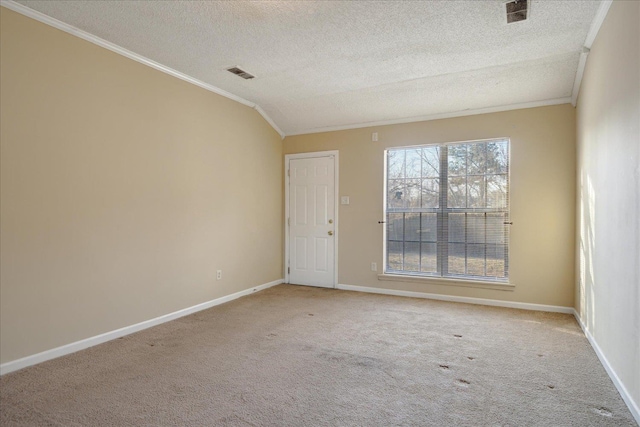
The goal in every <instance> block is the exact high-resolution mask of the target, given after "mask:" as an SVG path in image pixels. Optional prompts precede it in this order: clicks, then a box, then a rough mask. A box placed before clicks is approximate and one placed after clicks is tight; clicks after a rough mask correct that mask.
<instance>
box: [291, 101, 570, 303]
mask: <svg viewBox="0 0 640 427" xmlns="http://www.w3.org/2000/svg"><path fill="white" fill-rule="evenodd" d="M372 132H378V137H379V141H378V142H372V141H371V133H372ZM496 137H510V138H511V194H512V196H511V218H512V221H513V222H514V225H513V227H512V229H511V245H510V270H511V273H510V281H511V282H512V283H514V284H515V285H516V287H515V290H513V291H503V290H492V289H478V288H469V287H460V286H451V285H439V284H427V283H419V284H416V283H407V282H390V281H379V280H378V277H377V274H376V273H375V272H373V271H371V269H370V265H371V263H372V262H377V263H378V269H379V270H380V272H381V270H382V265H383V262H382V258H383V256H382V244H383V242H382V238H383V237H382V232H383V228H382V227H383V226H382V225H379V224H378V223H377V221H378V220H380V219H382V218H383V210H382V208H383V206H382V196H383V179H384V178H383V176H384V174H383V172H384V171H383V160H384V159H383V157H384V154H383V153H384V149H385V148H386V147H393V146H402V145H414V144H427V143H440V142H453V141H465V140H474V139H483V138H496ZM324 150H339V152H340V194H341V195H348V196H350V198H351V199H350V202H351V203H350V205H342V206H340V211H339V221H340V230H339V260H338V263H339V265H338V268H339V278H338V280H339V283H340V284H346V285H357V286H371V287H379V288H387V289H396V290H409V291H416V292H427V293H439V294H448V295H455V296H466V297H477V298H488V299H499V300H508V301H518V302H525V303H536V304H550V305H558V306H573V298H574V247H575V244H574V239H575V203H574V200H575V110H574V108H573V107H571V106H570V105H559V106H551V107H542V108H532V109H525V110H517V111H509V112H503V113H493V114H484V115H476V116H468V117H460V118H453V119H445V120H435V121H428V122H417V123H407V124H398V125H390V126H379V127H371V128H363V129H353V130H345V131H337V132H326V133H318V134H310V135H300V136H293V137H287V138H285V140H284V151H285V153H286V154H289V153H300V152H312V151H324Z"/></svg>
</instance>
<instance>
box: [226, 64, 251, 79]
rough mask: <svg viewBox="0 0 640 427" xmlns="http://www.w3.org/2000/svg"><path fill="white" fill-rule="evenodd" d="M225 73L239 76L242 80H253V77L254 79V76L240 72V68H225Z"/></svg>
mask: <svg viewBox="0 0 640 427" xmlns="http://www.w3.org/2000/svg"><path fill="white" fill-rule="evenodd" d="M227 71H228V72H230V73H233V74H235V75H236V76H240V77H242V78H243V79H245V80H249V79H252V78H254V77H255V76H253V75H251V74H249V73H247V72H246V71H244V70H241V69H240V68H238V67H231V68H227Z"/></svg>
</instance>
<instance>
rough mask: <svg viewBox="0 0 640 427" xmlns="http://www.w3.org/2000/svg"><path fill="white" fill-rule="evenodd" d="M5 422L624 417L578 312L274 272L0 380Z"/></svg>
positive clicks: (466, 422)
mask: <svg viewBox="0 0 640 427" xmlns="http://www.w3.org/2000/svg"><path fill="white" fill-rule="evenodd" d="M0 424H1V425H3V426H4V425H6V426H13V425H25V426H27V425H28V426H40V425H51V426H174V425H175V426H497V425H501V426H634V425H636V424H635V421H634V420H633V418H632V416H631V414H630V412H629V410H628V409H627V407H626V406H625V404H624V402H623V400H622V398H621V397H620V395H619V394H618V392H617V391H616V389H615V387H614V385H613V383H612V382H611V380H610V379H609V377H608V376H607V374H606V372H605V371H604V368H603V367H602V365H601V364H600V362H599V361H598V359H597V357H596V355H595V353H594V351H593V350H592V349H591V347H590V345H589V343H588V341H587V340H586V338H585V336H584V335H583V333H582V331H581V330H580V327H579V326H578V324H577V323H576V321H575V319H574V318H573V317H572V316H570V315H566V314H555V313H542V312H533V311H524V310H515V309H506V308H496V307H486V306H478V305H468V304H458V303H448V302H441V301H430V300H424V299H412V298H402V297H392V296H383V295H372V294H363V293H356V292H346V291H337V290H330V289H318V288H309V287H301V286H292V285H280V286H276V287H273V288H270V289H268V290H265V291H262V292H259V293H256V294H253V295H251V296H247V297H244V298H241V299H238V300H235V301H232V302H229V303H227V304H224V305H220V306H217V307H214V308H211V309H209V310H206V311H202V312H199V313H196V314H193V315H191V316H188V317H184V318H181V319H178V320H174V321H172V322H169V323H166V324H163V325H160V326H157V327H154V328H152V329H148V330H145V331H142V332H139V333H136V334H133V335H129V336H127V337H124V338H120V339H118V340H114V341H111V342H108V343H105V344H102V345H99V346H96V347H93V348H90V349H87V350H84V351H81V352H78V353H75V354H72V355H69V356H65V357H62V358H59V359H55V360H52V361H49V362H46V363H42V364H40V365H36V366H33V367H30V368H26V369H23V370H21V371H18V372H14V373H11V374H7V375H5V376H3V377H2V378H0Z"/></svg>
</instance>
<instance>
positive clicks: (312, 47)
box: [18, 0, 601, 135]
mask: <svg viewBox="0 0 640 427" xmlns="http://www.w3.org/2000/svg"><path fill="white" fill-rule="evenodd" d="M18 3H20V4H22V5H24V6H27V7H28V8H31V9H33V10H36V11H39V12H41V13H43V14H45V15H48V16H50V17H53V18H55V19H57V20H59V21H62V22H63V23H66V24H68V25H71V26H73V27H76V28H78V29H80V30H83V31H85V32H87V33H90V34H92V35H95V36H97V37H99V38H101V39H104V40H106V41H108V42H111V43H113V44H115V45H118V46H121V47H123V48H125V49H127V50H129V51H132V52H134V53H136V54H138V55H141V56H143V57H146V58H149V59H151V60H153V61H155V62H157V63H160V64H163V65H164V66H166V67H169V68H171V69H174V70H177V71H179V72H181V73H184V74H186V75H188V76H191V77H192V78H194V79H197V80H200V81H202V82H204V83H206V84H208V85H212V86H215V87H217V88H220V89H223V90H224V91H227V92H230V93H231V94H234V95H236V96H238V97H241V98H243V99H244V100H248V101H250V103H255V104H257V105H258V106H259V107H261V108H262V109H263V110H264V111H265V112H266V116H268V117H270V118H271V120H272V121H273V122H275V124H276V127H279V128H280V129H281V130H282V131H283V133H285V134H287V135H293V134H300V133H308V132H316V131H320V130H329V129H335V128H346V127H358V126H362V125H366V124H370V123H376V122H387V121H388V122H394V121H396V122H398V121H411V120H412V119H415V120H419V119H421V118H425V117H429V116H437V115H447V114H449V115H455V114H456V113H464V112H465V111H475V110H482V109H491V108H506V107H508V106H512V105H520V104H525V105H530V104H531V103H539V104H545V103H547V104H551V103H559V102H567V100H568V99H569V97H570V96H571V94H572V88H573V84H574V80H575V76H576V70H577V69H578V63H579V58H580V52H581V49H582V47H583V45H584V43H585V38H586V37H587V33H588V32H589V29H590V26H591V24H592V22H593V21H594V18H595V17H596V13H597V11H598V7H599V6H600V3H601V2H600V1H593V0H589V1H564V0H558V1H548V0H529V9H530V11H529V18H528V19H527V20H525V21H521V22H516V23H511V24H507V22H506V18H505V1H504V0H486V1H485V0H475V1H450V0H447V1H375V2H374V1H258V2H255V1H253V2H249V1H220V2H218V1H189V2H174V1H25V0H20V1H19V2H18ZM233 66H239V67H240V68H242V69H244V70H245V71H248V72H249V73H251V74H253V75H255V76H256V77H255V78H254V79H251V80H244V79H242V78H240V77H238V76H236V75H233V74H231V73H229V72H228V71H226V69H227V68H229V67H233Z"/></svg>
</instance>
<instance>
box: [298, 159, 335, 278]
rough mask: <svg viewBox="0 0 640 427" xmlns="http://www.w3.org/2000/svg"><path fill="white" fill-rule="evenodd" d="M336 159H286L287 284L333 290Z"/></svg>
mask: <svg viewBox="0 0 640 427" xmlns="http://www.w3.org/2000/svg"><path fill="white" fill-rule="evenodd" d="M334 172H335V156H334V155H329V156H324V157H311V158H298V159H290V160H289V189H288V190H289V220H288V227H289V233H288V234H289V241H288V244H289V250H288V253H289V263H288V264H289V267H288V269H289V283H294V284H298V285H309V286H322V287H330V288H334V287H335V286H336V282H335V280H336V279H335V268H336V267H335V254H336V247H335V239H336V218H335V207H336V206H335V174H334Z"/></svg>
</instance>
